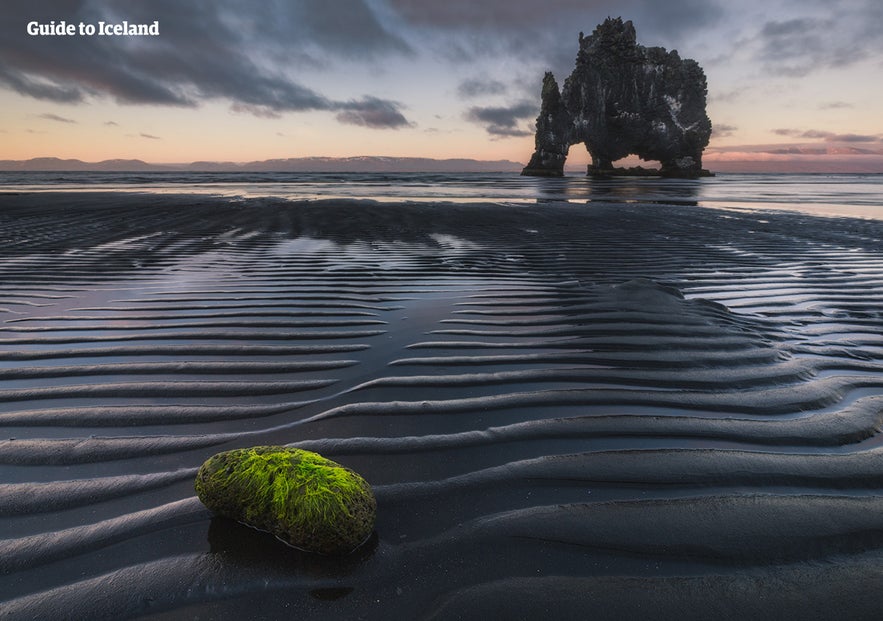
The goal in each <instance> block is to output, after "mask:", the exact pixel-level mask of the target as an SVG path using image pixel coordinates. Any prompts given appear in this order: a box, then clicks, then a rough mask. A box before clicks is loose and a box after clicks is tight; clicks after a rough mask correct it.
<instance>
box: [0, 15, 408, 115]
mask: <svg viewBox="0 0 883 621" xmlns="http://www.w3.org/2000/svg"><path fill="white" fill-rule="evenodd" d="M371 6H372V5H371V4H370V3H368V2H367V0H339V1H336V2H322V1H319V0H300V1H299V2H277V1H275V0H263V1H261V0H258V1H256V2H249V3H247V4H243V3H241V2H237V1H236V0H191V1H188V2H179V1H177V0H154V1H152V2H149V3H148V2H138V3H125V4H123V3H119V2H115V1H114V0H45V1H41V2H32V1H30V0H7V1H6V2H5V3H4V7H3V11H4V16H3V21H2V24H0V85H4V86H6V87H7V88H9V89H12V90H14V91H16V92H18V93H21V94H23V95H26V96H30V97H34V98H37V99H45V100H50V101H56V102H62V103H79V102H83V101H85V100H86V99H87V98H91V97H111V98H113V99H115V100H116V101H118V102H120V103H125V104H152V105H168V106H187V107H193V106H196V105H198V104H199V103H200V102H201V101H203V100H207V99H225V100H228V101H230V102H231V105H232V106H233V107H234V108H235V109H236V110H238V111H241V112H246V113H250V114H255V115H257V116H270V117H272V116H278V115H279V114H281V113H284V112H292V111H310V110H326V111H332V112H333V111H338V110H341V109H344V110H346V109H349V107H350V103H349V102H346V101H334V100H331V99H329V98H327V97H325V96H323V95H321V94H320V93H318V92H316V91H315V90H313V89H311V88H309V87H308V86H305V85H303V84H300V83H298V82H297V81H295V80H293V79H292V78H291V77H290V76H289V75H288V74H287V72H286V69H287V68H289V67H292V66H297V64H296V63H295V64H292V63H291V62H290V61H291V60H292V59H296V60H303V59H304V58H308V57H309V58H319V59H326V60H327V59H329V58H335V57H337V58H347V59H352V58H353V57H355V56H358V57H359V58H368V57H375V56H377V55H382V54H389V53H396V54H407V53H410V48H409V47H408V45H407V44H406V43H405V42H404V41H403V40H402V39H401V38H399V37H398V36H397V35H395V34H393V33H391V32H389V31H388V30H387V29H385V28H384V26H383V25H382V24H381V22H380V20H379V19H378V18H377V16H376V15H375V13H374V10H373V9H372V8H371ZM53 19H54V20H56V21H57V20H60V19H65V20H67V21H68V22H71V23H76V22H79V21H84V22H88V23H97V22H98V21H106V22H119V21H121V20H123V19H126V20H128V21H129V22H131V23H151V22H153V21H154V20H159V22H160V33H161V34H160V36H159V37H141V38H139V39H138V40H137V41H134V40H127V39H124V38H120V37H99V36H93V37H79V36H77V37H32V36H29V35H28V34H27V31H26V24H27V22H28V21H33V20H35V21H41V22H48V21H49V20H53ZM317 62H318V61H317ZM379 101H381V100H371V103H370V104H366V105H370V107H372V109H376V108H377V107H378V105H377V102H379ZM387 103H388V104H389V106H391V107H393V108H395V104H392V103H391V102H387ZM387 114H389V111H388V110H387ZM399 114H401V113H399ZM347 119H348V120H347V122H351V119H349V117H347ZM363 120H365V122H366V123H368V124H371V126H378V127H379V126H381V125H382V123H381V124H374V122H373V121H372V117H371V116H370V114H367V112H366V116H365V117H364V119H363ZM405 122H406V123H407V121H405ZM398 125H401V122H399V123H398ZM387 126H395V124H394V123H387Z"/></svg>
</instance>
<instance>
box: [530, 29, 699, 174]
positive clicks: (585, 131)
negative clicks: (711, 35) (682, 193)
mask: <svg viewBox="0 0 883 621" xmlns="http://www.w3.org/2000/svg"><path fill="white" fill-rule="evenodd" d="M706 94H707V88H706V83H705V73H704V72H703V71H702V68H701V67H700V66H699V64H698V63H697V62H696V61H695V60H691V59H682V58H681V57H680V56H678V53H677V51H676V50H672V51H671V52H668V51H666V50H665V49H663V48H661V47H644V46H642V45H638V44H637V42H636V35H635V27H634V26H633V25H632V23H631V22H630V21H627V22H623V21H622V19H621V18H615V19H613V18H608V19H607V20H606V21H605V22H604V23H603V24H601V25H599V26H598V27H597V28H596V29H595V32H593V33H592V34H591V35H590V36H588V37H584V36H583V34H582V33H580V35H579V54H578V55H577V58H576V67H575V68H574V70H573V73H571V74H570V77H568V78H567V79H566V80H565V81H564V87H563V89H562V90H561V91H559V90H558V83H557V82H556V81H555V77H554V76H553V75H552V74H551V73H546V76H545V78H544V79H543V91H542V107H541V110H540V115H539V117H537V133H536V151H535V152H534V154H533V156H532V157H531V159H530V163H529V164H528V165H527V166H526V167H525V168H524V170H523V171H522V173H521V174H523V175H532V176H545V177H560V176H562V175H563V174H564V161H565V160H566V159H567V152H568V150H569V149H570V146H571V145H574V144H577V143H583V144H585V146H586V149H588V151H589V153H590V154H591V156H592V164H591V165H590V166H589V170H588V172H589V174H596V175H597V174H600V175H603V174H610V173H612V172H613V162H614V161H616V160H618V159H621V158H623V157H625V156H627V155H631V154H634V155H637V156H638V157H640V158H641V159H643V160H658V161H659V162H660V163H661V165H662V168H661V170H660V171H659V172H660V174H662V175H663V176H669V177H698V176H703V175H707V174H709V173H708V171H704V170H703V169H702V151H703V149H705V147H706V146H707V145H708V139H709V137H710V136H711V121H710V120H709V118H708V116H707V115H706V113H705V98H706Z"/></svg>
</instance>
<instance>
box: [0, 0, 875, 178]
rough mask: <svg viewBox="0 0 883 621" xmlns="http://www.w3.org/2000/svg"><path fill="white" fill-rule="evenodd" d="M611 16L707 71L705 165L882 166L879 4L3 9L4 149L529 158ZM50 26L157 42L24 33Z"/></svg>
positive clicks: (648, 0)
mask: <svg viewBox="0 0 883 621" xmlns="http://www.w3.org/2000/svg"><path fill="white" fill-rule="evenodd" d="M607 16H622V17H623V18H624V19H630V20H632V21H633V22H634V24H635V27H636V29H637V33H638V42H639V43H641V44H643V45H647V46H653V45H660V46H664V47H666V48H669V49H672V48H674V49H677V50H678V51H679V52H680V54H681V56H684V57H688V58H694V59H696V60H697V61H698V62H699V64H700V65H701V66H702V67H703V68H704V69H705V73H706V75H707V77H708V87H709V103H708V114H709V116H710V117H711V120H712V123H713V125H714V135H713V136H712V140H711V145H710V146H709V148H708V150H707V151H706V158H705V161H706V165H707V166H709V167H712V168H714V167H717V168H725V167H726V164H727V162H729V161H732V160H756V161H779V162H781V161H786V162H791V163H796V164H795V165H805V164H806V162H815V163H819V162H822V163H824V162H835V161H837V162H840V163H841V164H843V163H844V162H846V163H847V164H848V165H854V167H855V169H856V170H862V171H869V170H874V169H876V170H877V171H878V172H883V114H881V104H880V102H881V101H883V37H881V36H880V31H881V29H883V3H881V2H880V1H879V0H838V1H837V2H830V0H742V1H740V2H727V1H724V0H720V1H715V0H669V1H667V2H660V1H658V0H546V1H544V2H537V1H536V0H531V1H530V2H528V1H525V0H444V1H442V2H440V1H438V0H255V1H250V2H239V1H237V0H151V1H148V0H130V1H128V2H123V1H114V0H5V1H4V3H3V15H2V20H0V111H2V112H0V159H28V158H32V157H42V156H56V157H63V158H79V159H82V160H86V161H98V160H104V159H113V158H138V159H142V160H145V161H148V162H155V163H172V162H175V163H177V162H191V161H194V160H215V161H222V160H227V161H237V162H242V161H250V160H263V159H270V158H285V157H304V156H355V155H390V156H414V157H434V158H455V157H456V158H459V157H465V158H476V159H510V160H514V161H518V162H525V161H526V160H527V159H528V158H529V156H530V154H531V152H532V151H533V134H532V127H533V122H534V120H535V118H536V115H537V112H538V110H539V91H540V85H541V80H542V75H543V72H544V71H546V70H552V71H554V72H555V75H556V77H557V78H558V80H559V83H560V82H563V80H564V78H565V77H566V76H567V75H568V74H569V73H570V71H571V69H572V68H573V62H574V58H575V56H576V52H577V40H578V36H579V32H580V30H582V31H584V32H585V33H586V34H588V33H590V32H591V31H592V30H593V29H594V27H595V26H596V25H597V24H598V23H600V22H601V21H603V20H604V19H605V18H606V17H607ZM50 20H56V21H58V20H67V21H68V22H72V23H74V24H78V23H79V22H84V23H93V24H97V23H98V22H99V21H105V22H111V23H120V22H122V21H123V20H128V21H129V22H132V23H152V22H153V21H154V20H158V21H159V25H160V35H159V36H158V37H98V36H93V37H88V36H73V37H62V36H55V37H51V36H44V37H40V36H29V35H28V33H27V24H28V22H30V21H39V22H42V23H48V22H49V21H50ZM587 159H588V158H587V156H586V155H585V152H584V149H582V148H581V147H578V146H575V147H572V149H571V158H570V163H579V162H585V161H587Z"/></svg>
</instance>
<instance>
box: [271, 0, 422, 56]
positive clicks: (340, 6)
mask: <svg viewBox="0 0 883 621" xmlns="http://www.w3.org/2000/svg"><path fill="white" fill-rule="evenodd" d="M282 4H284V3H282ZM275 6H276V5H274V8H275ZM289 6H296V7H297V9H296V11H295V13H296V23H297V24H299V26H300V27H301V28H303V29H304V30H305V31H306V35H307V36H308V37H309V39H310V40H311V41H312V42H313V43H315V44H316V45H318V46H320V47H322V48H325V49H331V50H335V51H336V52H337V53H339V54H344V55H348V56H353V57H358V56H363V55H365V54H366V53H367V54H381V53H385V52H403V53H407V54H410V53H412V52H413V50H412V49H411V47H410V46H409V45H408V44H407V43H406V42H405V41H404V40H403V39H401V38H400V37H399V36H398V35H396V34H395V33H392V32H390V31H389V30H388V29H386V28H385V27H384V26H383V25H382V24H381V22H380V21H379V20H378V18H377V16H376V14H375V13H374V11H373V10H372V9H371V7H370V6H368V4H367V3H366V2H364V1H363V0H333V1H332V2H329V1H328V0H300V2H296V3H291V4H290V5H289ZM292 21H294V20H292ZM289 23H290V22H289Z"/></svg>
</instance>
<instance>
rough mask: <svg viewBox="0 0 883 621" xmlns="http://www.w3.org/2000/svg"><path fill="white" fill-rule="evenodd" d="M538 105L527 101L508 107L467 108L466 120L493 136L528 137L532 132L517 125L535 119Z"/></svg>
mask: <svg viewBox="0 0 883 621" xmlns="http://www.w3.org/2000/svg"><path fill="white" fill-rule="evenodd" d="M537 112H538V105H537V104H535V103H531V102H528V101H523V102H520V103H517V104H515V105H513V106H508V107H493V106H491V107H481V106H475V107H472V108H469V110H468V111H467V112H466V115H465V116H466V119H467V120H468V121H472V122H473V123H478V124H479V125H484V128H485V130H486V131H487V132H488V133H489V134H491V135H493V136H504V137H510V136H511V137H514V136H530V135H531V134H532V133H533V132H530V131H528V130H526V129H521V128H519V127H518V126H519V123H520V122H522V121H525V120H528V119H532V118H534V117H536V115H537Z"/></svg>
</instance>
